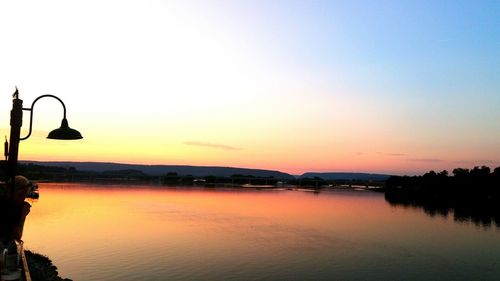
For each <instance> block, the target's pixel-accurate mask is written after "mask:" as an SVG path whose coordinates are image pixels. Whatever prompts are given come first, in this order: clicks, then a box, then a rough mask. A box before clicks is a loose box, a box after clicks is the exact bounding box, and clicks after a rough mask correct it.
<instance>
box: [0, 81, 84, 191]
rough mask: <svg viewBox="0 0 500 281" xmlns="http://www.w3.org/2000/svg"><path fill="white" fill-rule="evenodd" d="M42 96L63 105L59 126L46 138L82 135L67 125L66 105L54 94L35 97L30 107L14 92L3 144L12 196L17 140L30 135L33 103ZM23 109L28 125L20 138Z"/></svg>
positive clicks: (17, 147) (17, 148) (68, 137)
mask: <svg viewBox="0 0 500 281" xmlns="http://www.w3.org/2000/svg"><path fill="white" fill-rule="evenodd" d="M42 98H54V99H56V100H58V101H59V102H60V103H61V105H62V106H63V119H62V122H61V127H60V128H58V129H55V130H52V131H51V132H50V133H49V135H48V136H47V138H48V139H58V140H77V139H82V138H83V137H82V135H81V134H80V132H78V131H77V130H75V129H71V128H70V127H69V126H68V120H66V106H65V105H64V103H63V101H62V100H61V99H60V98H58V97H56V96H54V95H42V96H39V97H38V98H36V99H35V100H34V101H33V103H32V104H31V107H30V108H23V101H22V100H21V99H19V91H18V90H17V87H16V91H15V92H14V95H13V100H12V110H11V112H10V140H9V145H6V146H5V149H6V150H7V149H8V151H5V155H6V157H7V173H6V177H7V178H6V181H8V180H9V179H10V181H11V196H12V197H13V196H14V191H15V177H16V173H17V161H18V155H19V142H20V141H22V140H26V139H28V138H29V137H30V136H31V131H32V126H33V109H34V107H35V103H36V102H37V101H38V100H40V99H42ZM23 110H24V111H29V112H30V127H29V132H28V135H26V136H25V137H22V138H21V127H22V126H23Z"/></svg>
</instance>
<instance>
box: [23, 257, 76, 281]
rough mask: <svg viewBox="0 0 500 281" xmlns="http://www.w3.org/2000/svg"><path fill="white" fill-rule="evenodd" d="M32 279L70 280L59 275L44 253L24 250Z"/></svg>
mask: <svg viewBox="0 0 500 281" xmlns="http://www.w3.org/2000/svg"><path fill="white" fill-rule="evenodd" d="M25 254H26V261H27V262H28V267H29V269H30V275H31V280H32V281H72V280H71V279H68V278H62V277H60V276H59V272H58V271H57V267H56V266H55V265H54V264H53V263H52V261H51V260H50V259H49V258H48V257H47V256H44V255H41V254H37V253H33V252H31V251H29V250H27V251H25Z"/></svg>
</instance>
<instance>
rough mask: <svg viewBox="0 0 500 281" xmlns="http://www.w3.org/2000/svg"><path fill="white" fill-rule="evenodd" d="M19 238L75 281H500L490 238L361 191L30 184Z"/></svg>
mask: <svg viewBox="0 0 500 281" xmlns="http://www.w3.org/2000/svg"><path fill="white" fill-rule="evenodd" d="M39 186H40V200H38V201H37V202H34V203H33V207H32V208H31V213H30V214H29V216H28V219H27V223H26V226H25V230H24V236H23V239H24V241H25V247H26V248H27V249H31V250H34V251H36V252H39V253H42V254H45V255H47V256H49V257H50V258H51V259H52V260H53V261H54V263H55V265H56V266H58V267H59V272H60V273H61V275H62V276H63V277H67V278H72V279H74V280H86V281H89V280H121V281H123V280H500V230H499V229H498V228H496V227H495V226H493V227H489V228H485V227H480V226H476V225H474V224H470V223H457V222H455V221H454V220H453V218H452V217H442V216H436V217H431V216H428V215H426V214H425V213H424V212H423V211H422V210H419V209H414V208H403V207H396V206H391V205H389V204H388V203H387V202H386V201H385V200H384V196H383V194H378V193H373V192H368V191H328V192H321V193H319V194H314V193H312V192H306V191H298V190H293V191H291V190H254V189H243V190H242V189H238V190H236V189H222V188H221V189H209V188H206V189H205V188H197V189H194V188H165V187H160V186H140V185H97V184H74V183H72V184H53V183H51V184H47V183H46V184H40V185H39Z"/></svg>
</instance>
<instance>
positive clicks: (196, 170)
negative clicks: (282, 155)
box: [20, 161, 295, 179]
mask: <svg viewBox="0 0 500 281" xmlns="http://www.w3.org/2000/svg"><path fill="white" fill-rule="evenodd" d="M20 162H21V163H25V164H28V163H33V164H37V165H44V166H57V167H64V168H69V167H74V168H76V169H77V170H78V171H89V172H107V173H109V172H112V171H124V170H125V171H126V170H129V171H140V172H142V173H144V174H146V175H150V176H160V175H166V174H167V173H177V174H178V175H180V176H186V175H192V176H194V177H204V176H218V177H230V176H232V175H235V174H238V175H245V176H249V175H251V176H255V177H274V178H276V179H294V178H295V177H294V176H292V175H290V174H287V173H283V172H279V171H273V170H261V169H246V168H233V167H216V166H183V165H138V164H119V163H101V162H52V161H50V162H42V161H20Z"/></svg>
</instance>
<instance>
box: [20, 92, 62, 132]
mask: <svg viewBox="0 0 500 281" xmlns="http://www.w3.org/2000/svg"><path fill="white" fill-rule="evenodd" d="M41 98H55V99H56V100H58V101H59V102H60V103H61V104H62V106H63V110H64V113H63V114H64V115H63V120H66V106H65V105H64V102H63V101H62V100H61V99H60V98H58V97H56V96H54V95H41V96H39V97H38V98H36V99H35V100H34V101H33V103H32V104H31V107H30V108H23V110H26V111H29V112H30V129H29V132H28V135H27V136H25V137H24V138H20V139H19V140H25V139H27V138H29V137H30V136H31V128H32V125H33V108H34V106H35V103H36V102H37V101H38V100H39V99H41Z"/></svg>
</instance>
